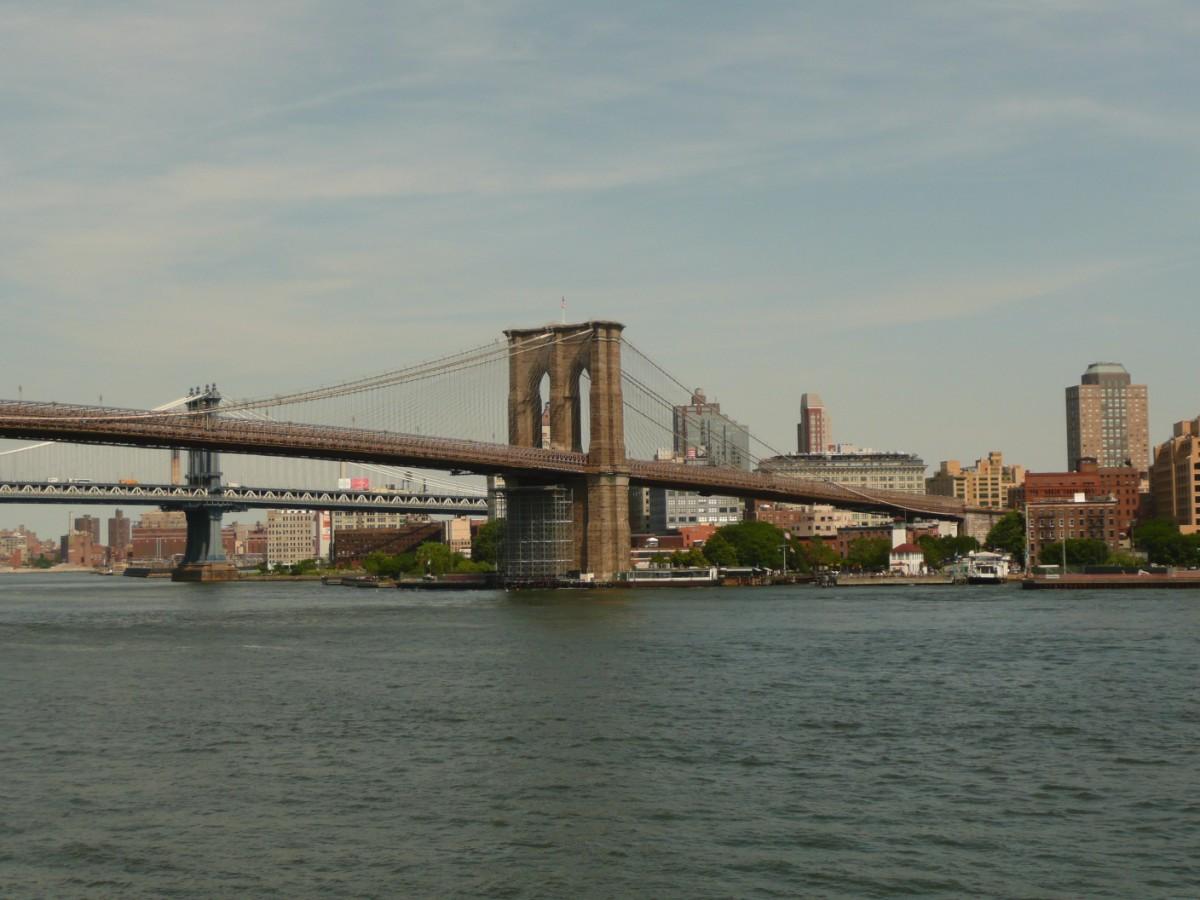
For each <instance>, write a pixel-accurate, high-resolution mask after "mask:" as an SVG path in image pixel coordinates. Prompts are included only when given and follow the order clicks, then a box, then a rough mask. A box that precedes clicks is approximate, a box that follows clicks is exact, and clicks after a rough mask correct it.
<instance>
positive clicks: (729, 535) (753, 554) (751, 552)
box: [706, 522, 784, 569]
mask: <svg viewBox="0 0 1200 900" xmlns="http://www.w3.org/2000/svg"><path fill="white" fill-rule="evenodd" d="M718 536H720V537H723V538H724V539H725V540H726V541H727V542H728V543H729V544H731V545H732V546H733V549H734V551H735V552H736V553H737V558H738V563H739V564H740V565H743V566H761V567H763V568H766V569H778V568H781V567H782V566H783V542H784V537H783V531H782V530H780V529H779V528H777V527H776V526H774V525H772V524H771V523H770V522H734V523H733V524H732V525H725V526H724V527H722V528H718V529H717V532H716V534H714V535H713V536H712V537H711V538H709V539H708V542H709V543H711V542H712V541H713V540H714V539H715V538H716V537H718ZM706 546H707V545H706ZM706 555H707V554H706ZM709 558H710V559H711V557H709Z"/></svg>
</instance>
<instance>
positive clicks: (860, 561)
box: [846, 538, 892, 570]
mask: <svg viewBox="0 0 1200 900" xmlns="http://www.w3.org/2000/svg"><path fill="white" fill-rule="evenodd" d="M891 552H892V542H891V541H889V540H888V539H887V538H858V539H857V540H855V541H853V542H851V544H850V549H849V550H848V551H847V553H846V563H847V564H848V565H849V566H850V567H851V568H855V569H866V570H879V569H886V568H887V567H888V564H889V562H890V559H891Z"/></svg>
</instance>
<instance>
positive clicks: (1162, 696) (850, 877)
mask: <svg viewBox="0 0 1200 900" xmlns="http://www.w3.org/2000/svg"><path fill="white" fill-rule="evenodd" d="M1198 648H1200V594H1194V593H1193V594H1187V593H1174V592H1163V591H1149V592H1142V593H1126V594H1121V593H1114V592H1096V593H1082V592H1079V593H1076V592H1064V593H1061V594H1058V593H1041V592H1039V593H1032V592H1021V591H1019V590H1013V589H1006V588H973V589H961V590H957V589H956V590H951V589H947V588H932V589H921V588H864V589H846V588H843V589H833V590H818V589H812V588H788V589H758V590H744V591H733V590H723V591H717V590H689V591H676V592H667V591H660V592H648V591H647V592H629V593H615V594H604V595H600V594H582V593H559V594H556V595H550V594H544V595H538V596H528V595H526V596H516V595H511V596H505V595H503V594H483V593H463V594H455V595H438V594H407V593H402V592H399V591H363V590H353V589H345V588H342V589H338V588H323V587H321V586H320V585H317V584H297V585H286V584H266V585H245V584H241V585H227V586H207V585H171V584H164V583H162V582H147V581H138V580H134V579H121V578H96V577H92V576H78V577H70V576H59V575H36V576H35V575H31V576H0V895H3V896H5V897H39V896H53V897H64V896H106V895H118V894H119V895H123V896H139V895H143V896H176V897H200V896H262V895H275V896H281V897H301V896H314V897H315V896H339V895H342V896H381V897H382V896H401V895H407V896H450V895H455V896H479V897H583V896H587V897H627V896H643V897H668V896H670V897H734V896H736V897H750V896H760V897H773V896H796V895H808V896H893V895H914V896H966V895H974V896H1006V897H1007V896H1037V897H1060V896H1061V897H1076V896H1085V895H1086V896H1094V897H1101V896H1103V897H1134V896H1136V897H1152V896H1164V897H1165V896H1195V895H1197V894H1198V893H1200V864H1198V862H1197V851H1198V850H1200V759H1198V747H1200V710H1198V703H1197V686H1198V684H1200V672H1198V660H1200V655H1198Z"/></svg>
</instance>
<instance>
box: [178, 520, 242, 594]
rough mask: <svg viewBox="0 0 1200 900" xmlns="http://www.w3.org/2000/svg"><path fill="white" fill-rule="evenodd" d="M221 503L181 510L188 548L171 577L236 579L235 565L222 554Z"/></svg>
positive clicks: (196, 579)
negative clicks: (185, 527) (180, 563)
mask: <svg viewBox="0 0 1200 900" xmlns="http://www.w3.org/2000/svg"><path fill="white" fill-rule="evenodd" d="M222 512H223V511H222V510H221V508H220V507H201V508H198V509H188V510H184V516H185V518H186V519H187V549H186V551H185V552H184V557H183V564H182V565H180V566H179V567H178V568H176V569H175V570H174V571H173V572H172V573H171V580H172V581H235V580H237V577H238V574H237V569H235V568H234V567H233V564H232V563H231V562H229V560H228V559H227V558H226V557H225V547H224V546H223V545H222V542H221V517H222Z"/></svg>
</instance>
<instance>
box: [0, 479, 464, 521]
mask: <svg viewBox="0 0 1200 900" xmlns="http://www.w3.org/2000/svg"><path fill="white" fill-rule="evenodd" d="M0 503H69V504H71V505H72V506H83V505H92V506H164V507H175V508H179V509H182V508H184V507H196V506H219V507H224V508H228V509H231V510H243V509H314V510H315V509H320V510H332V511H336V512H389V513H425V514H429V515H454V516H462V515H470V514H485V515H486V513H487V511H488V505H487V498H486V497H481V496H472V495H467V494H428V493H422V492H420V491H404V492H390V491H389V492H383V491H342V490H319V489H312V488H260V487H243V486H241V485H238V486H234V485H225V486H223V487H222V488H221V489H220V490H210V489H209V488H205V487H196V486H193V485H185V484H110V483H99V484H96V483H92V482H87V483H67V482H18V481H0Z"/></svg>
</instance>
